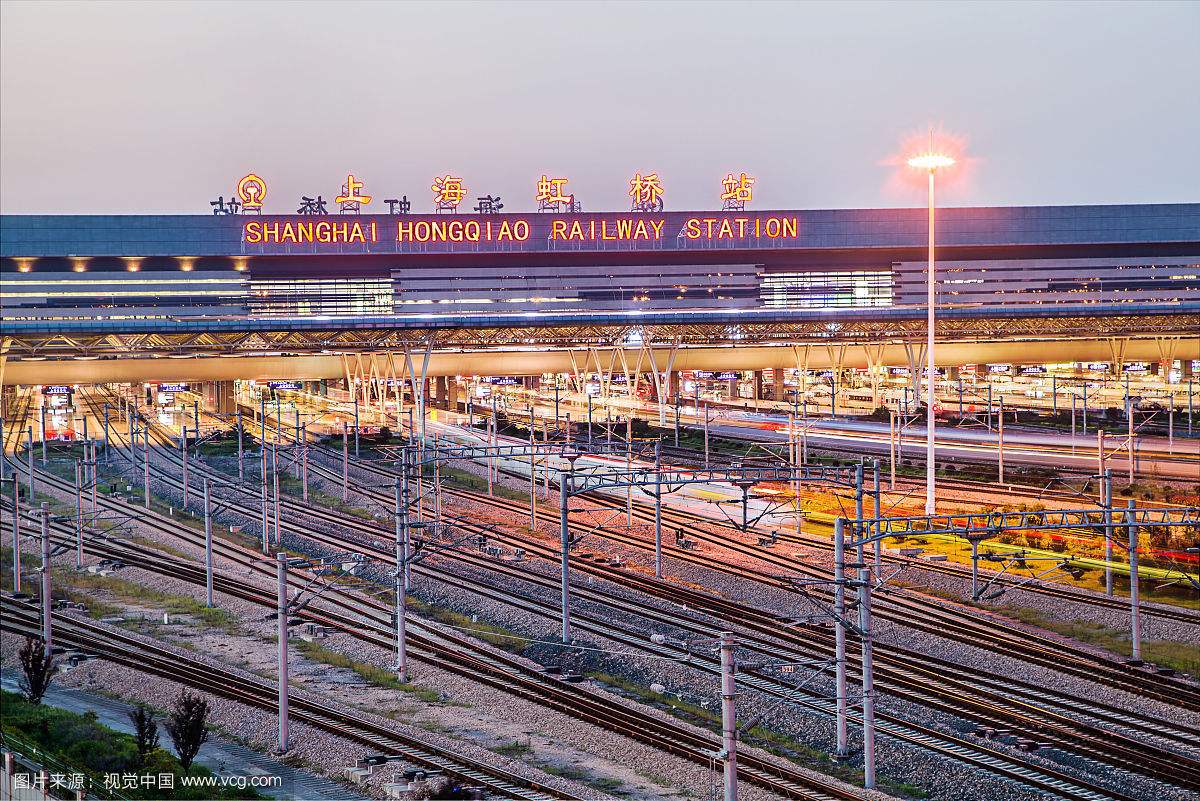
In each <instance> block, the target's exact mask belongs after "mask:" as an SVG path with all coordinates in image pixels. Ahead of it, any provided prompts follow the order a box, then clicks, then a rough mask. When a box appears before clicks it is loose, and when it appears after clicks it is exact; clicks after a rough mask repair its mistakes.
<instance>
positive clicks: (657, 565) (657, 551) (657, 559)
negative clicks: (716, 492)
mask: <svg viewBox="0 0 1200 801" xmlns="http://www.w3.org/2000/svg"><path fill="white" fill-rule="evenodd" d="M632 486H633V484H632V483H630V487H631V488H632ZM654 577H655V578H658V579H660V578H662V577H663V555H662V440H661V439H660V440H658V441H656V442H655V443H654Z"/></svg>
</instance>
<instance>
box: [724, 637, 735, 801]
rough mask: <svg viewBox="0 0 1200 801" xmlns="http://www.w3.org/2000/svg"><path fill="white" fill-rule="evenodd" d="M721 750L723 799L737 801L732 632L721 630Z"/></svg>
mask: <svg viewBox="0 0 1200 801" xmlns="http://www.w3.org/2000/svg"><path fill="white" fill-rule="evenodd" d="M720 647H721V750H722V751H723V752H724V756H725V774H724V778H725V801H737V797H738V778H737V711H736V708H735V699H736V698H737V676H736V672H735V671H736V669H737V668H736V665H735V663H734V659H733V632H729V631H723V632H721V646H720Z"/></svg>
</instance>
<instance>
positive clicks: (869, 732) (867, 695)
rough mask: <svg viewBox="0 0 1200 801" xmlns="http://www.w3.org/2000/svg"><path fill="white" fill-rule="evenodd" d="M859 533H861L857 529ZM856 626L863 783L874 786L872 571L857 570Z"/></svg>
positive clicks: (869, 786)
mask: <svg viewBox="0 0 1200 801" xmlns="http://www.w3.org/2000/svg"><path fill="white" fill-rule="evenodd" d="M859 536H860V537H861V536H862V534H861V533H860V534H859ZM858 627H859V628H860V629H861V630H862V631H861V633H860V635H859V636H860V638H861V643H862V693H863V698H862V715H863V786H864V787H865V788H867V789H868V790H871V789H874V787H875V673H874V646H873V644H872V642H871V571H870V570H868V569H866V568H859V571H858Z"/></svg>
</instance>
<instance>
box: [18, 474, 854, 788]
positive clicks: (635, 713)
mask: <svg viewBox="0 0 1200 801" xmlns="http://www.w3.org/2000/svg"><path fill="white" fill-rule="evenodd" d="M39 480H42V481H46V482H48V483H51V484H55V486H56V488H57V489H60V490H63V491H73V489H72V488H71V487H69V486H67V485H66V483H65V482H62V481H61V480H60V479H57V477H55V476H53V475H48V474H43V475H42V476H41V477H40V479H39ZM160 480H165V479H160ZM104 500H105V502H106V505H112V506H116V505H118V503H117V502H115V501H112V500H111V499H104ZM234 511H238V510H237V509H236V508H235V509H234ZM143 522H149V523H151V524H152V525H153V526H154V527H156V528H160V529H161V530H163V531H164V533H169V534H172V535H174V536H182V537H184V538H185V539H189V538H190V541H191V542H192V544H196V543H195V538H196V532H195V531H194V530H191V529H189V528H188V527H186V526H183V525H181V524H179V523H177V522H175V521H168V520H163V519H162V518H161V516H157V515H145V516H144V519H143ZM60 533H61V534H63V535H64V536H66V535H69V534H70V532H60ZM327 544H330V545H334V546H336V547H338V548H340V549H344V548H345V547H346V545H347V543H346V542H344V541H341V542H337V543H327ZM214 547H215V548H216V547H217V546H216V545H214ZM232 547H235V546H231V545H230V544H228V543H222V547H221V548H220V549H219V550H220V551H221V555H222V556H226V557H227V558H228V556H229V548H232ZM242 551H243V553H242V555H241V559H242V563H243V564H246V565H248V566H250V567H251V569H254V567H255V566H257V567H259V568H260V569H266V570H268V571H270V572H273V570H274V565H273V562H272V563H266V562H264V561H263V560H262V559H261V558H260V557H259V556H258V554H257V553H255V552H253V551H248V550H245V549H242ZM385 553H386V552H385ZM381 555H383V554H381ZM155 559H157V560H159V561H162V559H163V558H162V556H161V554H156V555H155ZM142 566H147V567H148V565H147V563H146V562H144V561H143V562H142ZM193 578H194V576H193ZM200 580H201V581H203V574H202V573H201V578H200ZM227 590H228V591H231V592H232V594H235V595H238V594H239V593H238V591H237V588H236V587H234V588H231V587H229V586H228V585H224V587H223V589H222V591H227ZM240 597H246V599H247V600H252V598H251V597H248V596H246V595H244V594H242V595H241V596H240ZM338 597H339V600H340V601H342V602H345V601H346V596H345V594H344V593H343V594H339V596H338ZM268 600H269V605H270V606H272V607H273V606H274V603H275V601H274V598H273V595H272V596H270V598H269V599H268ZM373 614H374V616H375V617H376V618H377V620H376V623H377V624H381V625H383V624H382V622H381V620H379V618H383V619H385V620H387V621H389V622H390V615H391V610H390V607H384V606H382V605H377V606H376V608H375V609H374V610H373ZM323 620H324V622H326V623H327V624H332V625H334V626H335V627H336V628H341V629H343V630H346V631H347V633H352V634H357V632H356V628H357V627H358V626H360V625H361V624H360V623H359V622H358V621H353V622H348V621H347V620H346V619H344V618H340V617H339V616H336V615H331V614H328V613H327V614H326V616H325V617H324V618H323ZM383 630H384V631H387V630H388V626H387V625H384V629H383ZM440 636H441V637H443V638H444V635H440ZM416 642H417V644H418V645H419V646H420V645H421V644H422V643H423V641H422V639H421V637H420V635H418V636H417V639H416ZM466 643H467V641H466V640H465V639H460V641H459V643H458V645H459V646H460V648H461V647H462V646H463V645H465V644H466ZM375 644H377V645H380V646H381V647H385V648H387V647H390V646H391V642H390V641H388V640H386V639H385V638H383V637H381V636H379V635H376V638H375ZM423 644H424V645H425V646H427V647H430V649H431V651H432V654H433V655H432V658H431V661H434V662H435V663H436V664H438V666H439V667H443V668H445V667H446V665H447V664H457V665H458V666H459V671H458V672H460V673H461V674H462V675H465V676H468V677H469V678H472V679H473V680H476V681H482V682H483V683H485V684H489V683H490V684H491V685H492V686H494V687H495V688H496V689H498V690H500V691H503V692H509V693H514V694H517V695H521V696H522V697H527V698H529V699H530V700H535V701H538V702H540V703H542V704H543V705H546V706H549V707H551V708H553V709H557V710H558V711H560V712H564V713H566V714H569V715H572V716H573V717H576V718H578V719H581V720H584V721H586V722H591V723H595V724H596V725H599V726H601V727H603V728H605V729H606V730H609V731H612V732H614V733H617V734H622V735H625V736H629V737H632V738H633V739H635V740H638V741H640V742H643V743H646V744H648V745H651V746H653V747H656V748H659V749H661V750H664V751H666V752H668V753H673V754H676V755H677V756H681V757H683V758H685V759H688V760H689V761H691V762H693V763H695V764H698V765H703V766H708V765H710V764H711V763H712V761H713V754H714V753H715V752H716V751H717V750H719V748H720V743H719V741H718V740H717V739H716V738H715V737H711V736H708V737H705V736H699V735H696V734H695V733H693V732H692V731H691V730H689V729H686V728H684V727H683V726H680V725H673V724H670V723H669V722H664V721H662V720H660V719H659V718H657V717H655V716H653V715H649V714H647V713H645V712H642V711H639V710H636V709H631V708H626V707H619V706H618V707H614V706H613V705H612V704H611V702H610V701H609V700H608V699H605V698H600V697H597V696H595V695H594V694H592V693H588V692H585V691H583V690H582V688H579V687H576V686H575V685H573V684H570V683H567V682H561V681H553V680H552V679H551V678H550V677H547V676H545V675H543V674H541V673H538V672H536V671H533V670H532V669H530V668H529V667H527V666H525V665H524V664H522V663H520V662H518V661H517V660H515V659H510V658H505V657H500V656H497V655H495V654H491V653H487V654H486V657H484V656H481V655H480V654H478V653H476V654H473V655H464V654H463V653H462V652H461V651H459V652H454V651H451V650H448V649H446V648H445V647H440V648H439V647H433V646H431V645H430V643H429V642H424V643H423ZM476 650H477V649H476ZM677 657H678V655H677V654H673V655H672V658H677ZM464 660H465V661H466V662H467V663H468V664H466V665H464V664H463V662H464ZM464 671H465V672H464ZM738 771H739V777H740V778H742V779H744V780H745V781H748V782H750V783H753V784H756V785H759V786H762V787H764V788H766V789H769V790H771V791H772V792H775V793H777V794H780V795H782V796H783V797H786V798H798V799H811V801H827V800H829V799H848V798H858V797H859V796H858V794H856V793H853V792H850V791H848V790H846V789H845V788H843V787H841V786H840V785H837V784H835V783H833V782H832V781H822V780H818V779H816V778H814V777H811V776H809V775H808V774H806V773H804V772H802V771H800V770H796V769H792V768H788V767H787V766H783V765H778V764H776V763H774V762H772V761H768V760H762V759H759V758H757V757H755V756H753V755H752V754H743V755H739V765H738Z"/></svg>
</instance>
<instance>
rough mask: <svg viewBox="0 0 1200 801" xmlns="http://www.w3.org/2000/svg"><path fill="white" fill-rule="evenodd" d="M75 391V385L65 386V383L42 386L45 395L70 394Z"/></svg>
mask: <svg viewBox="0 0 1200 801" xmlns="http://www.w3.org/2000/svg"><path fill="white" fill-rule="evenodd" d="M74 391H75V388H74V387H69V386H65V385H63V384H54V385H51V386H45V387H42V394H43V395H70V394H72V393H73V392H74Z"/></svg>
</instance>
